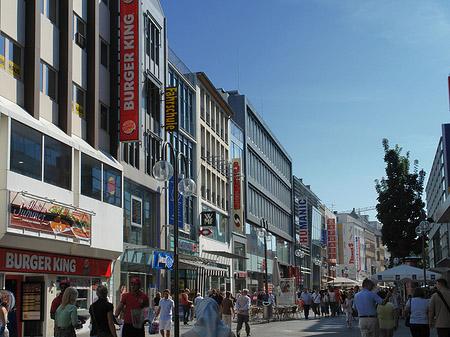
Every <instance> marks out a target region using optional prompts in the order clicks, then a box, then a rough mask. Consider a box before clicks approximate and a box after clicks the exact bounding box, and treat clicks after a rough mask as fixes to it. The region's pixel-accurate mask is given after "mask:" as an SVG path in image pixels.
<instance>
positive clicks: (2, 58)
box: [0, 34, 5, 69]
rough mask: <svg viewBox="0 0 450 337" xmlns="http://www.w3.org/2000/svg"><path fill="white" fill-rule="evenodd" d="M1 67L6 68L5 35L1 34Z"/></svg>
mask: <svg viewBox="0 0 450 337" xmlns="http://www.w3.org/2000/svg"><path fill="white" fill-rule="evenodd" d="M0 68H2V69H5V37H4V36H3V35H1V34H0Z"/></svg>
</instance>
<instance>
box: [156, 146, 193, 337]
mask: <svg viewBox="0 0 450 337" xmlns="http://www.w3.org/2000/svg"><path fill="white" fill-rule="evenodd" d="M167 148H169V149H170V150H171V154H172V157H173V158H174V166H172V164H171V163H170V162H169V161H167V160H166V158H167ZM160 158H161V160H160V161H158V162H157V163H156V164H155V166H153V176H154V177H155V179H156V180H159V181H169V180H170V178H172V176H173V213H174V214H173V219H174V221H173V259H174V266H173V269H174V273H175V294H174V295H175V337H179V336H180V320H179V311H180V309H179V303H178V293H179V292H180V291H179V280H180V276H179V262H178V193H180V194H181V195H182V196H185V197H189V196H191V195H193V194H194V193H195V189H196V185H195V182H194V181H193V180H192V179H191V178H184V179H182V180H181V181H180V182H178V176H179V174H180V168H181V167H179V163H180V161H181V162H182V163H184V169H185V171H186V176H187V175H188V165H187V159H186V156H185V155H184V153H183V152H180V151H178V150H176V149H175V148H174V147H173V145H172V144H171V143H169V142H164V143H163V146H162V148H161V156H160Z"/></svg>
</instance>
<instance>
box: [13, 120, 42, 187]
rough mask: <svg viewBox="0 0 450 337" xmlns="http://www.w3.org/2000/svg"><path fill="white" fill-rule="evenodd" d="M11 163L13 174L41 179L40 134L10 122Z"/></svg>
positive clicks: (17, 123)
mask: <svg viewBox="0 0 450 337" xmlns="http://www.w3.org/2000/svg"><path fill="white" fill-rule="evenodd" d="M10 160H11V163H10V169H11V171H13V172H16V173H19V174H23V175H25V176H27V177H31V178H34V179H39V180H41V179H42V134H41V133H40V132H38V131H36V130H33V129H32V128H29V127H28V126H25V125H23V124H22V123H19V122H16V121H15V120H12V124H11V159H10Z"/></svg>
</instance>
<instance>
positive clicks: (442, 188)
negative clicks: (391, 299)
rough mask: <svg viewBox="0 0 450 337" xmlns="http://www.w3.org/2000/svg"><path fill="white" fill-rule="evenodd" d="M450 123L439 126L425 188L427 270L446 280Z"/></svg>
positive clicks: (449, 242) (449, 262)
mask: <svg viewBox="0 0 450 337" xmlns="http://www.w3.org/2000/svg"><path fill="white" fill-rule="evenodd" d="M449 151H450V124H443V125H442V137H440V139H439V142H438V146H437V150H436V154H435V156H434V160H433V164H432V166H431V170H430V174H429V177H428V181H427V185H426V188H425V191H426V201H427V214H428V217H430V218H432V219H433V220H434V223H432V226H431V230H430V232H429V234H428V238H429V241H428V244H429V250H428V251H429V257H430V261H429V262H430V267H431V268H430V270H432V271H436V272H439V273H441V274H442V275H443V276H444V277H446V279H447V280H450V237H449V234H448V232H449V230H450V198H449V197H448V195H449V192H450V189H449V187H450V170H449V168H448V165H449V163H450V156H449V154H448V153H449Z"/></svg>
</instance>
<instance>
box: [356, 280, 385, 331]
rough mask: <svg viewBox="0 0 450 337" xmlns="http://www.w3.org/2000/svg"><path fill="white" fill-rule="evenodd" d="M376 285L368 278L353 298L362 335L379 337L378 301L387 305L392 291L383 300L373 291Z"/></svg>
mask: <svg viewBox="0 0 450 337" xmlns="http://www.w3.org/2000/svg"><path fill="white" fill-rule="evenodd" d="M374 285H375V284H374V283H373V282H372V281H371V280H369V279H367V278H366V279H365V280H364V281H363V283H362V287H363V289H362V290H361V291H360V292H359V293H357V294H356V295H355V298H354V300H353V309H356V310H357V312H358V316H359V330H360V331H361V337H378V333H379V326H378V318H377V308H376V303H378V304H382V305H385V304H386V303H387V301H388V300H389V297H390V296H391V293H390V292H388V293H387V294H386V298H385V299H384V300H383V299H382V298H381V297H380V296H378V295H377V294H375V293H374V292H372V290H373V287H374Z"/></svg>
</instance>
